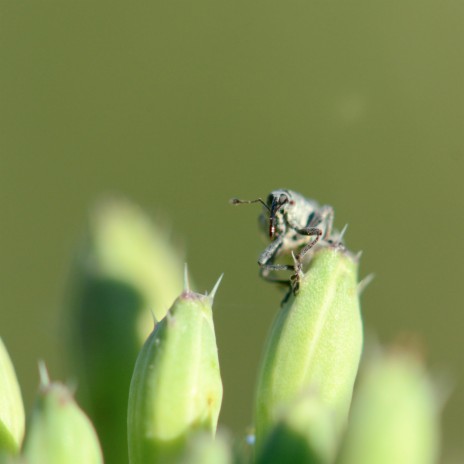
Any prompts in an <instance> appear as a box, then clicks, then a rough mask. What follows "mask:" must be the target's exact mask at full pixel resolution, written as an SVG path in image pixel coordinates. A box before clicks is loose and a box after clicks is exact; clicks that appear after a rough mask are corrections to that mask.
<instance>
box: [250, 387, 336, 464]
mask: <svg viewBox="0 0 464 464" xmlns="http://www.w3.org/2000/svg"><path fill="white" fill-rule="evenodd" d="M333 419H334V418H333V415H332V410H331V409H329V408H328V407H327V406H326V405H325V404H323V403H322V402H321V400H320V398H319V396H318V395H317V393H316V392H306V393H305V394H304V395H302V396H301V397H299V398H297V399H296V400H294V401H293V402H291V403H290V404H288V405H287V406H286V407H285V408H284V409H283V410H282V411H281V418H280V419H279V420H278V421H277V424H276V425H275V426H274V428H273V429H272V431H271V433H270V434H268V436H267V439H266V441H265V443H264V445H263V447H262V450H261V452H260V453H259V455H258V460H257V464H287V463H292V464H328V463H331V462H333V458H334V456H335V452H336V449H337V439H336V434H335V430H334V420H333Z"/></svg>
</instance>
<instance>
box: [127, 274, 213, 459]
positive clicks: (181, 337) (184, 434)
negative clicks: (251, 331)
mask: <svg viewBox="0 0 464 464" xmlns="http://www.w3.org/2000/svg"><path fill="white" fill-rule="evenodd" d="M218 283H219V282H218ZM216 288H217V285H216V287H215V289H214V290H213V292H212V295H211V296H204V295H200V294H198V293H193V292H191V291H189V290H185V291H184V292H183V293H182V294H181V295H180V297H179V298H178V299H177V300H176V301H175V302H174V305H173V306H172V308H171V309H170V310H169V312H168V313H167V315H166V317H165V318H164V319H163V320H162V321H161V322H159V323H158V324H157V325H156V327H155V329H154V330H153V332H152V333H151V335H150V336H149V337H148V339H147V341H146V342H145V345H144V346H143V348H142V350H141V352H140V354H139V356H138V358H137V363H136V365H135V369H134V373H133V376H132V382H131V387H130V393H129V410H128V441H129V462H130V463H131V464H145V463H148V462H149V463H151V464H155V463H157V462H160V463H170V462H175V461H176V460H177V458H178V457H179V456H180V455H181V454H182V451H183V449H184V447H185V442H186V440H187V439H188V437H189V436H190V435H191V434H192V433H193V432H194V431H196V430H198V429H203V430H207V431H209V432H210V433H211V434H212V435H214V433H215V430H216V426H217V420H218V416H219V411H220V407H221V401H222V383H221V376H220V372H219V361H218V353H217V346H216V337H215V333H214V325H213V317H212V302H213V296H214V293H215V290H216Z"/></svg>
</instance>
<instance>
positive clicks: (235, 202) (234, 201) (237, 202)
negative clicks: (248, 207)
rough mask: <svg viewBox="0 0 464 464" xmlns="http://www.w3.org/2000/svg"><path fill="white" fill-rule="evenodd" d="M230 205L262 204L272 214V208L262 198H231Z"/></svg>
mask: <svg viewBox="0 0 464 464" xmlns="http://www.w3.org/2000/svg"><path fill="white" fill-rule="evenodd" d="M229 203H230V204H231V205H244V204H250V203H261V204H262V205H263V206H264V207H265V208H266V209H267V210H268V211H269V212H271V208H269V206H268V205H266V203H264V201H263V200H262V198H257V199H256V200H239V199H238V198H231V199H230V200H229Z"/></svg>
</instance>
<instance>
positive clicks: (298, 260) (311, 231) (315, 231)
mask: <svg viewBox="0 0 464 464" xmlns="http://www.w3.org/2000/svg"><path fill="white" fill-rule="evenodd" d="M297 232H298V233H299V234H301V235H307V236H310V237H314V238H313V240H311V241H310V242H309V243H307V244H306V245H305V246H304V247H303V248H302V249H301V250H300V252H299V253H298V254H297V255H296V256H294V263H295V264H294V266H293V270H294V274H293V275H292V276H291V277H290V281H291V286H292V289H293V293H294V294H295V295H296V294H297V293H298V290H299V287H300V278H301V276H302V272H301V269H302V267H303V262H302V261H303V258H304V256H305V255H306V253H307V252H308V251H309V250H310V249H311V248H312V247H313V246H314V245H315V244H316V243H317V242H318V241H319V239H320V237H321V236H322V234H323V232H322V230H321V229H319V228H318V227H304V228H303V229H297Z"/></svg>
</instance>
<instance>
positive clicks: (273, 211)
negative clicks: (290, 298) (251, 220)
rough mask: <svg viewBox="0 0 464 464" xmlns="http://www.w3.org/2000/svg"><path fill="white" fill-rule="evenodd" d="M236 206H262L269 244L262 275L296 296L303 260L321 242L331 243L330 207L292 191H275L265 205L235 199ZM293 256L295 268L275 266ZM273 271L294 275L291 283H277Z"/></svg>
mask: <svg viewBox="0 0 464 464" xmlns="http://www.w3.org/2000/svg"><path fill="white" fill-rule="evenodd" d="M230 202H231V203H232V204H233V205H240V204H250V203H261V204H262V205H263V211H262V213H261V215H260V216H259V224H260V228H261V229H262V230H263V232H265V233H266V235H267V236H268V238H269V240H270V243H269V245H268V246H267V247H266V249H265V250H264V251H263V252H262V253H261V255H260V256H259V258H258V265H259V268H260V275H261V276H262V277H263V278H264V279H266V280H268V281H271V282H278V283H284V284H289V285H290V287H291V289H292V291H293V293H294V294H296V293H297V292H298V289H299V283H300V278H301V276H302V268H303V258H304V257H305V255H307V253H308V251H309V250H311V248H313V247H314V245H316V243H318V242H321V243H322V242H324V241H325V242H328V243H329V242H330V241H331V234H332V225H333V220H334V212H333V208H332V207H331V206H328V205H325V206H319V204H318V203H317V202H315V201H314V200H311V199H309V198H305V197H304V196H303V195H301V194H299V193H297V192H294V191H292V190H286V189H278V190H273V191H272V192H271V193H270V194H269V195H268V197H267V199H266V201H264V200H263V199H262V198H257V199H256V200H239V199H238V198H232V199H231V200H230ZM288 254H291V255H292V257H293V265H290V264H276V263H275V260H276V259H277V258H278V257H279V256H281V255H288ZM272 271H293V274H292V276H291V277H290V280H289V281H288V280H282V279H276V278H274V277H273V276H272V275H271V272H272Z"/></svg>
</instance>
